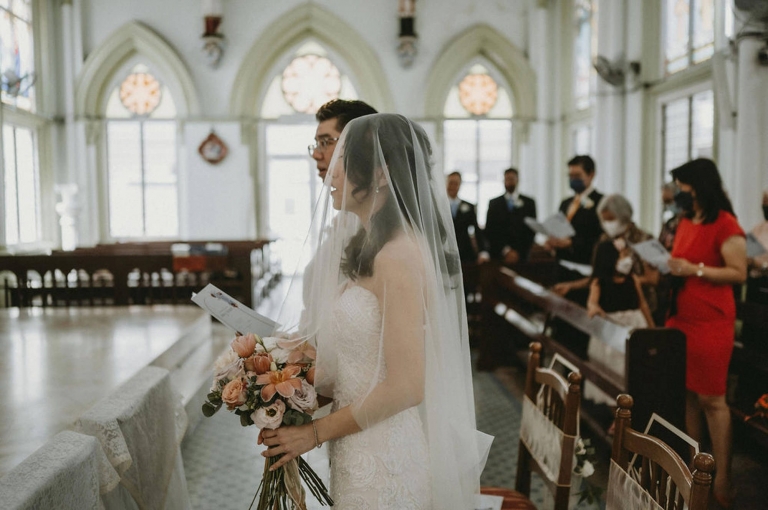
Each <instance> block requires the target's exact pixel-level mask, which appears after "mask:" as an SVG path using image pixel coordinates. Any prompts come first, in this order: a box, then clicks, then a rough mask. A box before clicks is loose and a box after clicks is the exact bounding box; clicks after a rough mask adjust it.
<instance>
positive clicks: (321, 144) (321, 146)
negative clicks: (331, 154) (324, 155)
mask: <svg viewBox="0 0 768 510" xmlns="http://www.w3.org/2000/svg"><path fill="white" fill-rule="evenodd" d="M338 141H339V139H338V138H330V137H329V138H321V139H320V140H318V141H317V143H313V144H312V145H308V146H307V152H309V156H310V157H312V155H313V154H314V153H315V151H317V150H319V151H320V152H325V151H327V150H328V147H331V146H332V145H335V144H336V142H338Z"/></svg>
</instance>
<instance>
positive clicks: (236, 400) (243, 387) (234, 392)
mask: <svg viewBox="0 0 768 510" xmlns="http://www.w3.org/2000/svg"><path fill="white" fill-rule="evenodd" d="M221 400H222V401H223V402H224V403H225V404H227V409H229V410H230V411H231V410H232V409H234V408H236V407H239V406H241V405H243V404H245V401H246V400H248V382H247V381H246V380H245V379H233V380H231V381H229V382H228V383H227V385H226V386H224V388H223V389H222V390H221Z"/></svg>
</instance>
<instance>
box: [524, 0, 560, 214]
mask: <svg viewBox="0 0 768 510" xmlns="http://www.w3.org/2000/svg"><path fill="white" fill-rule="evenodd" d="M541 4H542V2H538V1H531V2H530V4H529V7H528V13H529V19H528V23H529V24H530V28H529V30H528V37H529V41H528V49H529V55H530V57H529V60H530V62H531V66H533V68H534V70H535V72H536V113H537V116H538V118H537V119H536V120H534V121H533V122H531V123H530V126H529V128H528V130H529V131H528V132H529V134H528V144H527V150H526V151H524V155H525V157H524V158H523V159H522V160H521V161H522V162H523V165H522V166H521V167H520V180H521V190H522V191H523V192H526V191H529V193H530V194H532V195H533V196H534V198H535V199H536V209H537V214H538V216H539V218H544V217H546V216H549V215H550V214H552V213H553V212H554V211H555V209H556V208H557V204H558V203H559V201H560V198H561V196H560V194H561V180H562V175H563V174H564V173H565V165H564V163H563V162H562V161H560V160H561V154H560V152H561V151H560V147H561V144H560V143H559V140H557V139H556V137H555V132H556V131H558V130H556V129H555V127H554V122H553V120H552V119H555V118H559V117H560V115H561V111H562V109H561V104H560V101H559V90H560V88H559V86H560V79H559V77H560V76H559V75H560V61H561V57H560V52H558V51H557V49H558V48H559V47H560V44H561V37H562V35H561V30H560V17H561V15H562V14H561V12H562V11H561V7H560V6H559V5H558V3H553V2H550V3H549V5H550V7H549V8H544V7H542V5H541Z"/></svg>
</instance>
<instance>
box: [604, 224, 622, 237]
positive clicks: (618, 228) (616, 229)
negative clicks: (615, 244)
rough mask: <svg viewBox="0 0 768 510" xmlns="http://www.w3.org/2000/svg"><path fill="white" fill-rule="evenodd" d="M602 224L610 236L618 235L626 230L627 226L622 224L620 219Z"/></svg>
mask: <svg viewBox="0 0 768 510" xmlns="http://www.w3.org/2000/svg"><path fill="white" fill-rule="evenodd" d="M602 226H603V230H604V231H605V233H606V234H608V236H609V237H616V236H618V235H619V234H621V233H622V232H624V230H626V227H625V226H624V225H622V224H621V222H619V220H611V221H604V222H602Z"/></svg>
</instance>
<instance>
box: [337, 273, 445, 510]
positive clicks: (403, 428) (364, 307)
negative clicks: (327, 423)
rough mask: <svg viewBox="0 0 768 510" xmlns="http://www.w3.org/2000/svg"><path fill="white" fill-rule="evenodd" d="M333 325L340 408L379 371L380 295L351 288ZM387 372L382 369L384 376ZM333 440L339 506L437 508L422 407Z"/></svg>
mask: <svg viewBox="0 0 768 510" xmlns="http://www.w3.org/2000/svg"><path fill="white" fill-rule="evenodd" d="M332 324H333V326H332V329H333V331H332V334H333V335H335V337H336V340H337V342H338V347H339V349H338V352H339V360H338V372H337V379H336V384H335V389H334V402H333V410H334V411H335V410H336V409H339V408H342V407H344V406H347V405H350V404H351V403H352V402H354V401H355V400H356V399H358V398H360V397H361V396H363V395H365V394H366V392H367V390H368V388H369V387H370V383H371V379H372V378H374V377H375V376H376V369H377V360H378V359H379V353H378V349H379V338H380V335H381V312H380V310H379V305H378V300H377V299H376V296H374V295H373V294H372V293H371V292H369V291H368V290H366V289H364V288H362V287H356V286H355V287H351V288H349V289H347V290H346V291H345V292H344V294H342V296H341V297H340V298H339V301H338V305H337V307H336V309H335V310H334V316H333V321H332ZM385 369H386V367H385ZM385 375H386V372H385V370H382V371H381V373H379V381H381V380H383V379H384V377H385ZM329 445H330V461H331V495H332V497H333V499H334V502H335V503H336V504H335V505H334V510H417V509H429V508H431V503H430V478H429V455H428V452H427V442H426V437H425V436H424V432H423V429H422V422H421V418H420V417H419V411H418V409H417V408H415V407H412V408H410V409H407V410H405V411H403V412H401V413H398V414H396V415H394V416H392V417H390V418H387V419H386V420H384V421H381V422H379V423H377V424H376V425H374V426H372V427H370V428H367V429H365V430H363V431H361V432H358V433H357V434H351V435H349V436H344V437H342V438H339V439H337V440H335V441H331V442H330V443H329Z"/></svg>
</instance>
